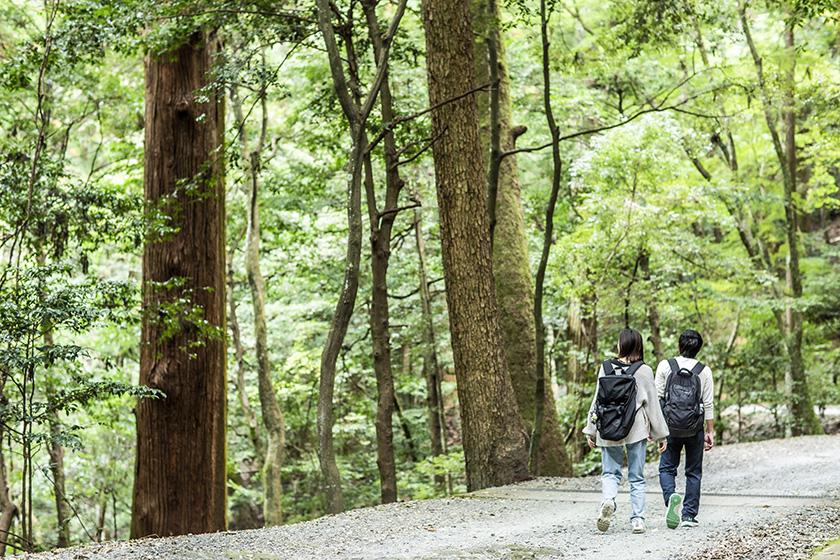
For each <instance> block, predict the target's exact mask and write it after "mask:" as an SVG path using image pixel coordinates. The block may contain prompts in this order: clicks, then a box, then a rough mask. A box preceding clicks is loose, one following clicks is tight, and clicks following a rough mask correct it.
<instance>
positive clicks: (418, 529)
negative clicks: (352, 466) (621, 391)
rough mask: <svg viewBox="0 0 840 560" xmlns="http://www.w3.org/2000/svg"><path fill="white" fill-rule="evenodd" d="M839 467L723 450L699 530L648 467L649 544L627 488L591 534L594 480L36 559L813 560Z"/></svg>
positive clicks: (747, 449)
mask: <svg viewBox="0 0 840 560" xmlns="http://www.w3.org/2000/svg"><path fill="white" fill-rule="evenodd" d="M839 457H840V436H815V437H808V438H797V439H792V440H773V441H766V442H761V443H754V444H741V445H732V446H726V447H721V448H717V449H715V450H713V451H712V452H711V453H709V454H708V455H707V460H706V462H705V467H704V478H703V486H704V495H703V499H702V502H701V510H700V515H699V519H700V521H701V525H700V527H698V528H695V529H678V530H669V529H667V528H666V527H665V523H664V506H663V504H662V500H661V497H660V494H659V483H658V480H657V478H656V468H655V465H648V470H647V475H648V500H647V520H648V532H647V533H646V534H644V535H634V534H631V533H630V522H629V501H628V496H627V494H626V487H625V488H623V493H622V495H620V496H619V500H618V501H619V508H618V512H617V514H616V518H615V521H614V523H613V526H612V527H611V528H610V530H609V531H608V532H607V533H605V534H602V533H599V532H598V531H597V530H596V529H595V523H594V517H595V510H596V508H597V504H598V503H599V501H600V496H599V494H598V492H597V489H598V488H599V481H598V479H597V477H589V478H585V479H554V478H544V479H537V480H533V481H530V482H527V483H524V484H520V485H515V486H506V487H502V488H493V489H488V490H484V491H481V492H476V493H473V494H469V495H466V496H464V497H460V498H453V499H445V500H427V501H422V502H407V503H399V504H391V505H388V506H379V507H375V508H365V509H359V510H354V511H350V512H347V513H344V514H341V515H337V516H331V517H325V518H321V519H318V520H315V521H310V522H307V523H300V524H297V525H288V526H283V527H277V528H272V529H262V530H255V531H241V532H236V533H219V534H213V535H191V536H186V537H178V538H169V539H154V540H153V539H149V540H143V541H137V542H134V543H124V542H122V543H110V544H105V545H100V546H95V547H88V548H82V549H73V550H68V551H60V552H58V553H47V554H43V555H36V556H33V557H31V558H37V559H47V558H49V559H55V560H57V559H61V560H70V559H73V560H85V559H87V558H96V559H104V560H123V559H131V560H146V559H148V560H152V559H155V560H157V559H173V560H174V559H179V560H180V559H198V558H202V559H204V558H206V559H214V560H215V559H219V560H222V559H224V560H232V559H242V560H245V559H248V560H276V559H283V560H287V559H323V558H339V559H369V558H389V559H391V558H405V559H408V558H412V559H479V558H481V559H485V558H486V559H501V558H505V559H526V558H527V559H530V558H534V559H548V558H575V559H577V558H593V559H595V558H597V559H601V558H620V559H622V560H625V559H626V560H629V559H635V558H639V559H660V558H662V559H665V558H689V557H694V558H745V557H755V558H773V557H776V558H808V557H809V555H810V550H811V549H813V548H814V547H816V546H818V545H819V544H820V543H822V542H825V541H826V540H829V539H831V538H836V537H837V536H840V500H838V496H840V469H839V468H837V458H839ZM681 487H682V483H681V481H678V488H681ZM736 552H737V553H736ZM751 554H755V556H750V555H751Z"/></svg>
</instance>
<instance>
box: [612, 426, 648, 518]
mask: <svg viewBox="0 0 840 560" xmlns="http://www.w3.org/2000/svg"><path fill="white" fill-rule="evenodd" d="M625 449H626V451H627V479H628V480H629V481H630V507H631V508H632V510H633V511H632V514H631V516H630V519H637V518H638V519H644V518H645V452H646V451H647V441H646V440H641V441H637V442H636V443H630V444H627V445H617V446H614V447H602V448H601V494H602V497H603V500H602V502H601V503H603V502H607V501H610V500H612V502H613V503H615V497H616V496H617V495H618V485H619V484H621V466H622V465H623V464H624V452H625Z"/></svg>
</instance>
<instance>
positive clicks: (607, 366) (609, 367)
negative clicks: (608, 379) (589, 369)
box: [601, 360, 615, 375]
mask: <svg viewBox="0 0 840 560" xmlns="http://www.w3.org/2000/svg"><path fill="white" fill-rule="evenodd" d="M601 367H602V368H604V375H612V374H614V373H615V368H614V367H613V364H612V360H604V363H603V364H601Z"/></svg>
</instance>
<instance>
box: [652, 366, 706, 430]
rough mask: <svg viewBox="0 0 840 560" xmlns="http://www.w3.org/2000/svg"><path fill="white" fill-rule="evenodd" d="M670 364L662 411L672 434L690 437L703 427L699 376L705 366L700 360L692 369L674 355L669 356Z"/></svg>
mask: <svg viewBox="0 0 840 560" xmlns="http://www.w3.org/2000/svg"><path fill="white" fill-rule="evenodd" d="M668 365H669V366H671V373H669V374H668V381H666V382H665V398H664V399H663V401H662V413H663V414H664V415H665V421H666V422H667V423H668V429H669V430H670V432H671V435H672V436H675V437H691V436H693V435H695V434H696V433H697V432H699V431H700V430H702V429H703V416H704V415H703V408H702V406H701V402H702V391H701V386H700V377H699V376H700V372H702V371H703V369H704V368H705V367H706V366H705V365H704V364H703V363H701V362H697V364H696V365H695V366H694V367H693V368H691V369H686V368H681V367H680V366H679V364H678V363H677V360H675V359H674V358H671V359H670V360H668Z"/></svg>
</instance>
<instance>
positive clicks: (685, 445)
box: [659, 430, 705, 519]
mask: <svg viewBox="0 0 840 560" xmlns="http://www.w3.org/2000/svg"><path fill="white" fill-rule="evenodd" d="M704 437H705V433H704V432H703V430H700V431H699V432H697V435H694V436H691V437H673V436H668V449H666V450H665V453H663V454H662V457H661V458H660V459H659V485H660V486H661V487H662V497H663V498H665V505H666V506H667V505H668V499H669V498H670V497H671V494H673V493H674V492H676V481H675V479H676V476H677V468H678V467H679V466H680V454H681V453H682V450H683V449H685V501H684V502H683V508H682V518H683V519H686V518H689V517H691V518H695V517H697V512H698V511H700V481H701V480H702V478H703V446H704V445H705V442H704Z"/></svg>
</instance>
